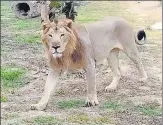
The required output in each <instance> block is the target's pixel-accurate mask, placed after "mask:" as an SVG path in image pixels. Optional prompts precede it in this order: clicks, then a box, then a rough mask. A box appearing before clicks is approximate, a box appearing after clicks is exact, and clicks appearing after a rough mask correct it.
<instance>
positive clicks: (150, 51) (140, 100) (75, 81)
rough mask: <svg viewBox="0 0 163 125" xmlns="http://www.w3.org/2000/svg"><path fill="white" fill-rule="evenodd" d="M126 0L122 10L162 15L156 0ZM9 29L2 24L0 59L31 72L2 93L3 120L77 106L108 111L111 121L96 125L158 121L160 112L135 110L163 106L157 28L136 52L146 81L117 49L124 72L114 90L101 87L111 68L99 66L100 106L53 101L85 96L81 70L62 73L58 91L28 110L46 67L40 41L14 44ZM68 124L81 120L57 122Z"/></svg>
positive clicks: (64, 112)
mask: <svg viewBox="0 0 163 125" xmlns="http://www.w3.org/2000/svg"><path fill="white" fill-rule="evenodd" d="M126 4H127V5H128V9H126V10H125V11H130V13H131V12H132V13H133V14H136V15H139V17H138V18H139V19H141V18H145V17H146V20H151V21H152V22H156V21H161V20H162V17H161V12H162V7H159V6H158V3H156V2H152V1H151V3H150V4H148V5H147V4H145V2H140V3H138V2H135V1H130V3H126ZM127 5H126V6H127ZM154 13H155V14H154ZM140 25H141V23H140ZM11 32H13V31H10V30H9V29H8V28H7V27H5V26H2V32H1V36H2V41H1V42H2V45H1V48H2V51H3V52H4V54H3V55H2V57H1V59H2V62H1V65H2V66H6V65H10V64H16V65H18V66H21V67H24V68H26V69H28V70H29V72H28V73H27V74H26V76H25V78H24V81H23V82H24V84H25V85H24V86H23V87H21V88H18V89H14V90H12V91H11V92H8V93H6V95H7V97H8V101H7V102H2V103H1V111H2V114H1V119H2V124H3V125H33V124H34V123H30V122H29V120H28V119H30V118H33V117H37V116H47V115H50V116H55V117H57V118H58V119H67V117H68V116H70V115H73V114H77V113H79V112H80V113H84V114H87V115H88V116H89V117H98V116H108V117H109V118H110V119H112V121H113V122H111V123H105V122H102V123H96V124H94V125H97V124H99V125H103V124H105V125H162V118H161V116H160V115H154V116H148V115H144V114H143V113H141V112H137V111H136V110H135V106H136V105H141V104H145V105H147V104H154V105H157V107H158V108H162V97H161V96H162V91H161V90H162V84H161V83H162V54H161V53H162V37H161V33H160V35H159V36H158V35H155V33H153V36H152V35H151V34H152V33H149V34H150V37H148V34H147V39H148V42H147V44H146V45H144V46H141V47H138V49H139V51H140V57H141V59H142V62H143V64H144V67H145V70H146V71H147V75H148V80H147V81H146V82H139V81H138V72H137V69H136V67H135V65H134V64H133V62H132V61H131V60H130V59H129V58H128V57H127V56H126V55H125V54H123V53H120V55H119V59H120V68H121V71H122V78H121V80H120V83H119V86H118V88H117V90H116V91H115V92H105V91H104V88H105V86H107V85H108V84H110V82H111V80H112V72H111V70H110V68H108V66H107V64H106V63H104V64H101V65H99V66H98V67H97V70H96V71H97V74H96V77H97V79H96V83H97V88H98V99H99V102H100V105H99V106H96V107H79V108H77V109H75V108H73V109H60V108H58V107H57V106H56V105H55V102H56V101H57V102H58V101H62V100H71V99H81V100H84V99H85V98H86V80H85V74H84V73H83V72H79V71H78V72H76V73H68V74H63V75H62V77H61V78H60V81H59V84H58V86H57V88H56V93H54V94H53V96H52V98H51V99H50V101H49V103H48V106H47V108H46V110H45V111H32V110H30V105H31V104H34V103H37V102H38V101H39V100H40V98H41V95H42V92H43V86H44V83H45V80H46V76H47V73H48V69H49V68H48V66H47V64H46V60H45V58H44V57H43V48H42V46H41V45H40V44H35V45H34V46H33V44H30V43H19V44H17V41H14V40H13V39H12V36H11V35H10V33H11ZM29 32H30V31H29ZM148 32H150V31H148ZM156 32H161V31H156ZM106 100H111V101H117V102H120V103H122V104H124V105H127V106H128V105H129V107H130V105H131V108H129V107H127V109H125V110H123V111H117V112H116V111H114V112H112V111H111V112H110V111H108V110H107V109H101V106H102V105H103V104H104V103H105V102H106ZM133 105H134V106H133ZM22 121H23V122H22ZM71 124H72V125H78V124H82V123H78V122H69V121H66V122H63V123H60V125H71ZM86 124H87V123H85V125H86ZM52 125H53V124H52ZM83 125H84V123H83ZM92 125H93V124H92Z"/></svg>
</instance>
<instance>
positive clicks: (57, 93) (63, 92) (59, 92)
mask: <svg viewBox="0 0 163 125" xmlns="http://www.w3.org/2000/svg"><path fill="white" fill-rule="evenodd" d="M55 94H56V95H57V96H59V95H65V91H64V90H62V89H60V90H57V91H56V92H55Z"/></svg>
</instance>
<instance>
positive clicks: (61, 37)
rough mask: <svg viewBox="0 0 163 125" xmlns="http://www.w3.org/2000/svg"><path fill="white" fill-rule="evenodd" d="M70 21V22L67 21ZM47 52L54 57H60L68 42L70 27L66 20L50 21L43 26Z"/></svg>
mask: <svg viewBox="0 0 163 125" xmlns="http://www.w3.org/2000/svg"><path fill="white" fill-rule="evenodd" d="M69 23H70V22H69ZM44 31H45V33H44V37H45V38H46V41H47V45H48V48H49V52H50V53H51V54H52V55H53V57H54V58H60V57H62V55H63V52H64V51H65V49H66V46H67V44H68V43H69V42H70V36H71V28H70V27H68V23H66V22H62V21H60V22H58V21H57V22H51V23H48V24H46V27H44Z"/></svg>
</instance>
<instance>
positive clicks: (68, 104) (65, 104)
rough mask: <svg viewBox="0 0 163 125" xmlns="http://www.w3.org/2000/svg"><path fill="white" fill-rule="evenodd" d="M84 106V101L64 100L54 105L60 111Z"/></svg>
mask: <svg viewBox="0 0 163 125" xmlns="http://www.w3.org/2000/svg"><path fill="white" fill-rule="evenodd" d="M84 104H85V101H84V100H64V101H59V102H57V103H56V105H57V107H58V108H61V109H71V108H79V107H82V106H84Z"/></svg>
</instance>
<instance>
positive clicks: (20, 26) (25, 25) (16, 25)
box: [12, 18, 41, 31]
mask: <svg viewBox="0 0 163 125" xmlns="http://www.w3.org/2000/svg"><path fill="white" fill-rule="evenodd" d="M38 21H39V20H38V18H34V19H24V20H22V19H18V20H17V21H16V22H13V24H12V28H13V29H14V30H18V31H24V30H31V29H32V30H33V29H35V28H37V29H40V27H41V25H40V24H41V23H40V22H38Z"/></svg>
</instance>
